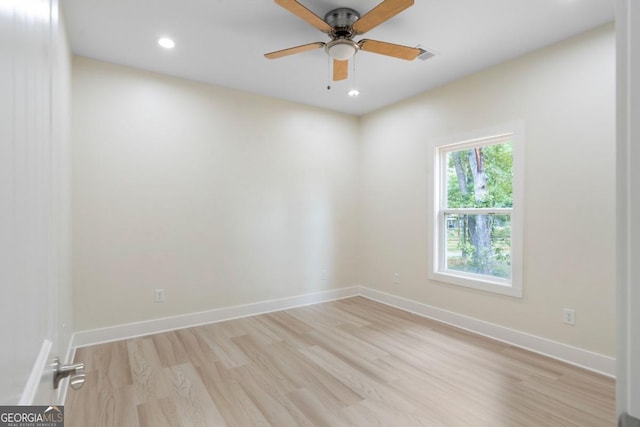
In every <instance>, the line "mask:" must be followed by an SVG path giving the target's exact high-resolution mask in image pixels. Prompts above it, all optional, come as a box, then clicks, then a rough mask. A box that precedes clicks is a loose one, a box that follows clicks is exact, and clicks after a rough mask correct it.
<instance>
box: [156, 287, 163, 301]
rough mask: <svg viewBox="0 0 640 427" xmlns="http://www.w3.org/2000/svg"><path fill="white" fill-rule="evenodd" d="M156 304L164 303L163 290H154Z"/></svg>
mask: <svg viewBox="0 0 640 427" xmlns="http://www.w3.org/2000/svg"><path fill="white" fill-rule="evenodd" d="M156 302H164V289H156Z"/></svg>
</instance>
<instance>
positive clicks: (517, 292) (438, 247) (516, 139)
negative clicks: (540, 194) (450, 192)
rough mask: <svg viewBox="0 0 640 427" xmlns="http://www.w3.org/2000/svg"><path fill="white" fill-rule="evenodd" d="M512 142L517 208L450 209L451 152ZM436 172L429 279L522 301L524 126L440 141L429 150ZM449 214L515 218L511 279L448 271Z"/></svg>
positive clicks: (433, 174) (432, 191)
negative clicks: (446, 221)
mask: <svg viewBox="0 0 640 427" xmlns="http://www.w3.org/2000/svg"><path fill="white" fill-rule="evenodd" d="M508 141H510V142H511V143H512V148H513V151H512V153H513V207H512V208H488V209H484V208H483V209H450V208H447V207H446V199H445V197H446V194H447V169H448V165H447V155H446V154H447V153H449V152H452V151H458V150H463V149H465V148H471V147H476V146H486V145H492V144H500V143H504V142H508ZM429 153H430V159H429V165H431V167H432V169H431V171H432V173H431V174H430V176H431V180H432V185H430V188H431V191H430V197H429V200H430V205H431V209H430V211H431V231H432V234H431V236H432V239H431V240H432V245H431V254H430V257H429V258H430V266H429V278H430V279H431V280H435V281H438V282H442V283H450V284H454V285H459V286H465V287H469V288H474V289H480V290H484V291H488V292H493V293H497V294H502V295H508V296H512V297H518V298H521V297H522V294H523V283H522V281H523V268H522V257H523V253H522V248H523V237H524V236H523V212H524V197H523V191H524V124H523V123H522V122H514V123H508V124H505V125H501V126H496V127H492V128H489V129H483V130H478V131H475V132H472V133H469V134H465V135H460V136H455V137H449V138H445V139H442V140H440V141H436V142H435V144H434V146H433V147H432V149H430V150H429ZM445 213H458V214H490V213H493V214H509V215H510V216H511V279H510V280H509V279H503V278H499V277H491V276H487V275H480V274H473V273H466V272H460V271H455V270H449V269H447V268H446V259H445V258H446V231H447V227H446V224H445V221H444V215H445Z"/></svg>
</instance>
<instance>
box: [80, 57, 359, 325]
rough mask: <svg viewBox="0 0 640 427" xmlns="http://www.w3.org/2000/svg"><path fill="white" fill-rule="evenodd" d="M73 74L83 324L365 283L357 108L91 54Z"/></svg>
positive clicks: (131, 319)
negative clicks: (339, 108)
mask: <svg viewBox="0 0 640 427" xmlns="http://www.w3.org/2000/svg"><path fill="white" fill-rule="evenodd" d="M73 74H74V79H73V97H74V105H73V121H74V127H73V183H74V184H73V195H74V197H73V216H74V221H73V257H74V258H73V261H74V262H73V280H74V314H75V319H74V321H75V329H76V330H88V329H93V328H100V327H105V326H113V325H118V324H124V323H130V322H136V321H142V320H149V319H156V318H161V317H166V316H173V315H180V314H188V313H194V312H198V311H203V310H209V309H215V308H220V307H228V306H232V305H238V304H245V303H251V302H258V301H264V300H269V299H275V298H283V297H289V296H295V295H300V294H306V293H311V292H316V291H322V290H326V289H335V288H340V287H344V286H348V285H352V284H354V283H355V282H356V281H357V277H358V275H357V273H358V272H357V265H356V263H355V260H356V256H357V252H356V242H355V233H356V231H357V230H356V229H357V227H356V221H357V212H358V205H357V197H356V190H357V185H356V184H357V181H356V180H357V172H358V170H357V166H358V157H357V154H358V151H357V136H358V121H357V119H356V118H354V117H348V116H344V115H340V114H336V113H331V112H326V111H323V110H319V109H315V108H309V107H304V106H301V105H297V104H293V103H288V102H283V101H277V100H273V99H269V98H265V97H260V96H256V95H250V94H247V93H242V92H238V91H233V90H229V89H224V88H218V87H212V86H207V85H204V84H199V83H193V82H188V81H186V80H181V79H177V78H172V77H167V76H161V75H157V74H153V73H149V72H144V71H139V70H134V69H130V68H125V67H119V66H115V65H111V64H107V63H103V62H97V61H94V60H90V59H86V58H79V57H76V58H75V59H74V65H73ZM323 270H326V272H327V279H326V280H322V273H321V272H322V271H323ZM156 288H162V289H164V290H165V292H166V302H164V303H160V304H157V303H154V301H153V297H154V289H156Z"/></svg>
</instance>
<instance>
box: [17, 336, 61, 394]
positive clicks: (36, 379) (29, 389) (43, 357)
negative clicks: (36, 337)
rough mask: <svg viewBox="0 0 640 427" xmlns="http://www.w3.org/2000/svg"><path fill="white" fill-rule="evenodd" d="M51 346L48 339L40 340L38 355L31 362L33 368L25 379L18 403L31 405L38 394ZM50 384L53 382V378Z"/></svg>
mask: <svg viewBox="0 0 640 427" xmlns="http://www.w3.org/2000/svg"><path fill="white" fill-rule="evenodd" d="M52 346H53V343H52V342H51V341H49V340H44V341H43V342H42V345H41V346H40V352H39V353H38V357H37V358H36V361H35V363H34V364H33V368H31V373H30V374H29V379H28V380H27V384H26V385H25V387H24V391H23V392H22V395H21V396H20V400H19V401H18V405H33V402H34V400H35V398H36V395H37V394H38V390H39V389H40V385H41V383H42V381H43V376H44V374H45V369H46V368H47V362H48V361H49V355H50V353H51V347H52ZM51 384H53V380H52V383H51ZM40 392H41V393H42V390H40Z"/></svg>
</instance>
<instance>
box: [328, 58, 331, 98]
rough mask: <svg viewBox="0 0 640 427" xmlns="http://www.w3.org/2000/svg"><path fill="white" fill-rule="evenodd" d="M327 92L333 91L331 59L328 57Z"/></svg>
mask: <svg viewBox="0 0 640 427" xmlns="http://www.w3.org/2000/svg"><path fill="white" fill-rule="evenodd" d="M327 90H331V57H330V56H329V55H327Z"/></svg>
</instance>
